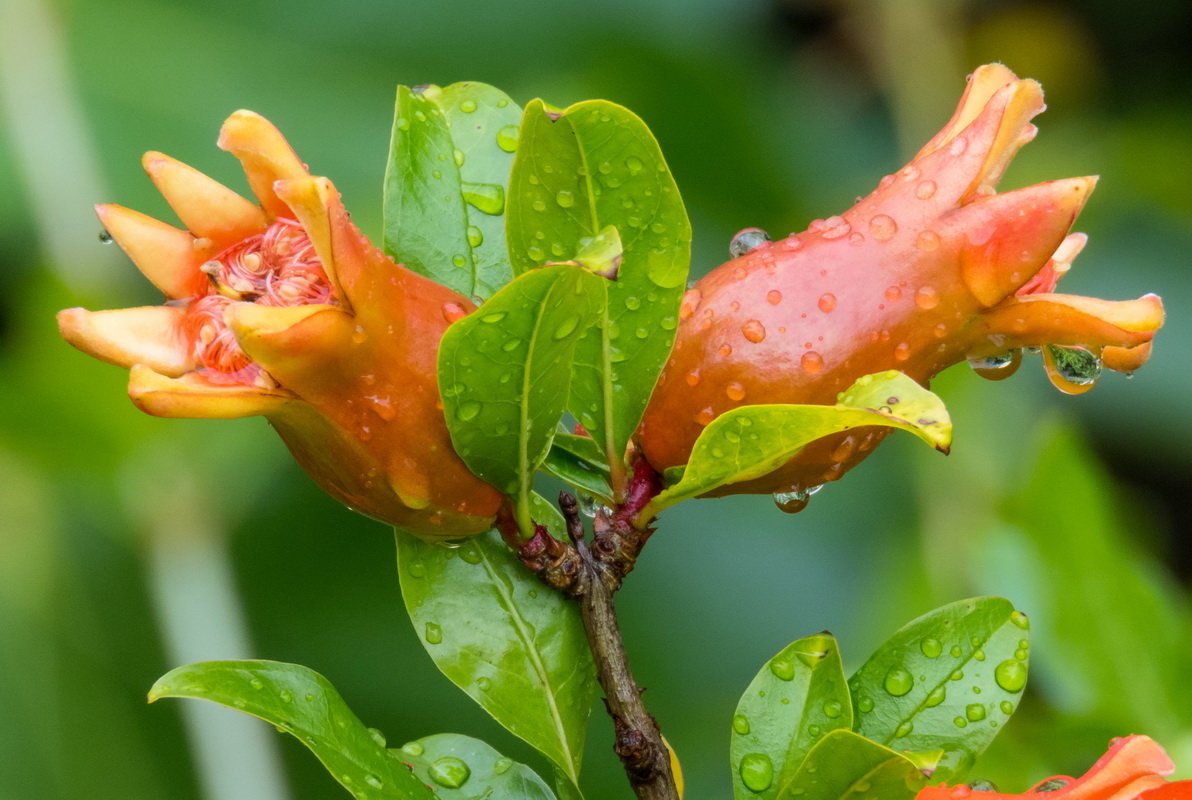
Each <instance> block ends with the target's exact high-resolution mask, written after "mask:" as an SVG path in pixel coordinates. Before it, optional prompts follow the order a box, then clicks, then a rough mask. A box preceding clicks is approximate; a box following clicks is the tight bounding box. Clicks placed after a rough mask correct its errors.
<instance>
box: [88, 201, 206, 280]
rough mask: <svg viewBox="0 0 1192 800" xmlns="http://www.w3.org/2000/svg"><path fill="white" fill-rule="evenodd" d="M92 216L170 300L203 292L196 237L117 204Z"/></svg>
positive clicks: (199, 254)
mask: <svg viewBox="0 0 1192 800" xmlns="http://www.w3.org/2000/svg"><path fill="white" fill-rule="evenodd" d="M95 213H96V214H98V215H99V219H100V222H102V223H103V226H104V228H105V229H106V230H107V232H108V233H109V234H111V236H112V238H113V239H115V240H116V244H118V245H120V247H121V249H123V250H124V252H125V253H127V254H128V257H129V258H131V259H132V263H134V264H136V265H137V269H139V270H140V271H141V272H142V273H143V274H144V275H145V277H146V278H148V279H149V280H150V281H151V282H152V283H153V285H154V286H156V287H157V288H158V289H160V290H161V291H162V292H163V293H164V294H165V296H166V297H168V298H170V299H171V300H179V299H182V298H186V297H192V296H194V295H196V294H201V293H202V292H203V291H205V286H206V283H207V276H206V275H204V274H203V273H202V272H200V271H199V268H198V265H199V264H200V263H201V262H202V260H203V258H204V255H205V254H204V253H201V252H199V250H198V249H197V248H196V244H195V237H194V236H191V235H190V234H189V233H188V232H186V231H184V230H181V229H180V228H175V227H174V226H173V225H170V224H168V223H165V222H162V221H161V220H159V219H154V218H153V217H150V216H148V215H147V214H142V213H141V212H139V211H133V210H132V209H131V208H125V207H124V206H118V205H112V204H108V205H98V206H96V207H95Z"/></svg>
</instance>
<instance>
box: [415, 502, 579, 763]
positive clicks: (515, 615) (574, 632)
mask: <svg viewBox="0 0 1192 800" xmlns="http://www.w3.org/2000/svg"><path fill="white" fill-rule="evenodd" d="M544 513H545V510H544V509H543V508H539V509H538V510H537V511H536V512H535V514H536V516H537V517H538V518H539V520H540V521H541V519H542V518H543V516H544ZM548 523H549V521H548ZM556 524H557V523H556ZM397 555H398V573H399V575H400V577H401V589H402V597H403V599H404V600H405V605H406V610H407V611H408V612H409V615H410V620H411V621H412V622H413V623H414V628H415V630H416V631H417V632H418V635H419V637H420V638H421V639H422V642H423V643H424V645H425V647H426V651H427V653H429V654H430V657H431V659H432V660H433V661H434V662H435V665H436V666H437V667H438V668H439V669H440V670H441V671H442V672H443V674H444V675H446V676H447V677H448V678H449V679H451V681H452V682H453V683H455V685H456V686H459V687H460V688H461V689H463V690H464V691H465V692H467V694H468V695H469V696H471V697H472V698H473V699H474V700H476V702H478V703H479V704H480V705H481V707H483V708H484V710H485V711H487V712H488V713H489V714H491V715H492V716H493V718H494V719H496V720H497V722H499V723H501V724H502V725H504V726H505V727H506V728H508V729H509V730H510V731H512V732H513V733H514V734H515V735H517V736H520V737H521V738H522V739H524V740H526V741H527V742H529V743H530V744H531V745H533V746H534V747H536V748H537V749H538V750H539V751H541V752H542V753H543V754H545V755H546V756H547V758H549V759H550V760H551V761H553V762H554V763H555V764H557V765H558V766H559V768H560V769H562V770H563V772H564V773H565V774H566V775H567V776H568V777H569V778H570V779H571V780H572V781H573V782H574V781H575V780H576V779H577V777H578V775H579V767H580V761H581V759H582V756H583V744H584V735H585V732H586V729H587V723H588V712H589V710H590V708H591V704H592V698H593V696H594V692H595V685H596V684H595V668H594V667H593V666H592V658H591V655H590V654H589V651H588V645H587V640H586V639H585V637H584V630H583V625H582V623H581V622H580V618H579V611H578V609H577V607H576V605H575V603H572V602H569V601H568V600H566V599H565V598H564V597H562V595H560V594H559V593H558V592H553V591H551V590H550V589H548V588H546V587H545V586H543V585H542V584H541V583H539V581H538V579H537V578H535V577H534V576H533V575H532V574H530V572H529V570H527V569H526V568H525V567H524V566H522V564H521V562H519V561H518V560H517V558H516V557H515V556H514V555H513V553H512V552H511V551H510V550H509V548H507V547H506V546H505V545H504V543H503V542H501V540H500V539H499V537H497V536H496V535H495V534H493V533H489V534H485V535H483V536H477V537H474V538H472V539H471V540H469V541H467V542H465V543H464V544H463V545H462V546H460V547H459V548H457V549H454V550H448V549H443V548H441V547H437V546H434V545H429V544H427V543H425V542H422V541H420V540H418V539H416V538H414V537H413V536H407V535H405V534H402V533H400V532H399V533H398V535H397Z"/></svg>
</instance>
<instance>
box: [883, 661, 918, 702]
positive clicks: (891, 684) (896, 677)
mask: <svg viewBox="0 0 1192 800" xmlns="http://www.w3.org/2000/svg"><path fill="white" fill-rule="evenodd" d="M914 685H915V679H914V678H912V677H911V674H910V673H909V672H907V671H906V670H905V669H903V668H902V667H891V668H890V671H889V672H887V673H886V679H885V680H884V681H882V688H884V689H885V690H886V693H887V694H889V695H891V696H892V697H902V696H903V695H904V694H906V693H907V692H909V691H910V690H911V689H912V688H913V687H914Z"/></svg>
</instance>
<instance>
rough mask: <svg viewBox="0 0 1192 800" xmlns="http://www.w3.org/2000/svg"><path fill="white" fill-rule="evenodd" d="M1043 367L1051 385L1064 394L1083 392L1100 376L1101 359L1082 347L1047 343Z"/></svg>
mask: <svg viewBox="0 0 1192 800" xmlns="http://www.w3.org/2000/svg"><path fill="white" fill-rule="evenodd" d="M1043 368H1044V370H1046V372H1047V379H1048V380H1049V381H1051V385H1052V386H1054V387H1055V388H1057V389H1059V390H1060V391H1061V392H1063V393H1064V394H1084V393H1085V392H1087V391H1088V390H1089V389H1092V388H1093V386H1095V385H1096V383H1097V378H1099V377H1101V359H1100V358H1099V357H1097V356H1096V355H1095V354H1094V353H1091V352H1090V351H1088V350H1085V349H1084V348H1083V347H1060V346H1058V345H1054V344H1049V345H1047V346H1046V347H1044V348H1043Z"/></svg>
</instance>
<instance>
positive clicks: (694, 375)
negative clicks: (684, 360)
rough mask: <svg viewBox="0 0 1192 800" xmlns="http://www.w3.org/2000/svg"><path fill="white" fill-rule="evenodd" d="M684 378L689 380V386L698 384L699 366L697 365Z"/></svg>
mask: <svg viewBox="0 0 1192 800" xmlns="http://www.w3.org/2000/svg"><path fill="white" fill-rule="evenodd" d="M683 379H684V380H685V381H686V382H687V385H688V386H698V385H699V368H698V367H696V368H695V369H693V370H691V372H688V373H687V374H686V375H685V376H684V378H683Z"/></svg>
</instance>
